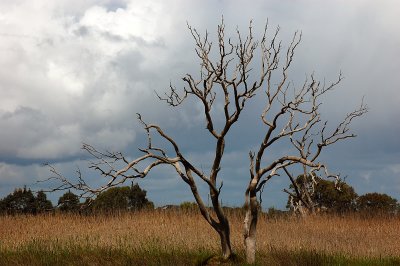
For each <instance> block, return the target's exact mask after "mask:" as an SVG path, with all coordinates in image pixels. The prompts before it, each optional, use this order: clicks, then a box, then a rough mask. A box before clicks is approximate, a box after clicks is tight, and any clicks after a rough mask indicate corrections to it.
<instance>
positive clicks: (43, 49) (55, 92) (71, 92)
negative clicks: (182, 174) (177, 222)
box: [0, 0, 400, 207]
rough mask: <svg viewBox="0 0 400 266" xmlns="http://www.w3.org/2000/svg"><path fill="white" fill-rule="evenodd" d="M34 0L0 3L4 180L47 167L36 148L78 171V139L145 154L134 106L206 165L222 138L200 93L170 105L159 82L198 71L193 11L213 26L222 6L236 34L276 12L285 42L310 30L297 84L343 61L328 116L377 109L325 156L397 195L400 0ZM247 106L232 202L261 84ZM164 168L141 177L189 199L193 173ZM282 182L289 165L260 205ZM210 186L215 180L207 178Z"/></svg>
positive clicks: (155, 194) (229, 159)
mask: <svg viewBox="0 0 400 266" xmlns="http://www.w3.org/2000/svg"><path fill="white" fill-rule="evenodd" d="M39 2H40V3H42V5H38V2H37V1H35V3H33V1H19V2H11V1H3V2H1V3H0V8H1V9H2V10H7V11H6V12H3V13H2V14H1V15H0V33H1V34H0V38H1V42H0V90H1V94H2V97H1V98H0V123H1V132H0V137H1V143H0V156H1V158H0V159H1V160H2V168H0V169H2V170H0V174H1V176H0V180H1V182H2V183H1V184H2V188H4V186H6V184H7V180H12V181H10V183H8V184H9V185H8V187H9V188H10V189H12V187H13V186H16V185H18V184H21V185H22V184H23V183H25V184H32V182H31V180H32V179H38V178H40V177H43V176H46V175H47V172H45V170H43V169H42V168H41V167H38V166H39V165H40V164H39V162H40V161H41V160H43V161H47V160H51V161H52V162H54V163H58V166H59V167H60V169H61V170H64V171H66V172H68V173H71V174H73V169H75V166H76V165H78V164H80V160H79V158H85V155H84V154H82V153H81V150H80V149H79V148H80V145H81V143H82V142H89V143H91V144H94V145H96V146H98V147H100V148H103V147H104V148H107V149H112V150H123V151H124V152H125V153H127V154H128V155H131V156H133V155H137V153H136V151H137V147H138V146H143V145H144V144H145V135H144V132H143V130H142V129H141V128H140V124H139V123H138V122H137V121H136V120H135V113H136V112H140V113H141V114H142V115H143V117H144V118H145V119H146V121H148V122H154V123H159V124H161V125H162V126H163V127H164V128H165V130H166V131H167V132H168V133H169V134H170V135H172V136H174V137H176V139H177V141H178V142H179V143H180V145H181V146H182V149H183V151H184V152H185V154H189V156H190V157H191V158H193V159H194V160H195V161H196V162H197V163H198V164H199V165H201V166H202V167H204V169H205V171H207V168H208V167H209V165H210V164H209V161H210V158H211V156H212V152H213V144H214V140H213V138H212V137H209V136H208V135H207V131H206V130H205V122H204V119H203V117H202V110H201V106H200V105H198V104H196V103H194V102H188V103H187V104H185V105H183V106H182V108H181V109H174V108H171V107H168V106H167V105H166V104H165V103H160V102H159V101H158V100H157V97H156V96H155V94H154V91H157V92H158V93H159V94H162V93H163V91H165V88H168V85H169V83H170V82H171V83H172V84H173V85H175V86H177V87H178V88H179V87H182V85H183V83H182V82H181V80H180V79H181V77H182V76H183V75H184V74H186V73H191V74H194V75H195V74H197V73H198V66H199V62H198V60H197V59H196V54H195V52H194V46H193V45H194V42H193V40H192V38H191V36H190V33H189V32H188V30H187V28H186V21H188V22H189V23H190V24H191V25H193V26H195V27H196V28H198V29H199V32H201V33H204V32H205V30H206V29H208V31H209V32H210V36H211V37H215V34H214V33H215V30H216V25H217V24H218V23H219V22H220V21H221V17H222V15H223V16H224V20H225V23H226V25H227V26H226V30H227V35H233V36H234V35H235V31H236V26H238V27H239V29H240V30H243V31H244V30H246V29H247V27H248V25H249V20H250V19H254V27H255V28H254V32H255V33H256V34H257V36H258V35H259V34H258V33H261V31H262V28H263V26H264V23H265V22H266V20H267V18H268V19H269V22H270V32H269V34H272V33H273V31H274V28H275V27H276V25H278V24H279V25H280V26H281V35H280V37H281V38H282V43H283V45H287V44H288V42H289V41H290V38H291V36H292V34H293V32H294V31H296V30H301V31H302V33H303V40H302V43H301V44H300V46H299V48H298V50H297V53H296V56H295V60H294V62H293V68H292V70H291V75H290V79H291V80H292V81H293V83H294V84H295V86H297V87H298V86H300V85H301V84H302V82H303V81H304V79H305V78H306V76H309V75H310V74H311V73H315V76H316V77H318V79H320V80H324V79H325V80H326V82H327V83H329V82H331V81H333V80H335V79H336V77H337V75H338V73H339V72H340V71H342V72H343V74H344V76H345V79H344V80H343V81H342V83H341V84H340V85H339V86H338V88H337V90H335V91H334V92H332V93H331V94H329V96H328V97H326V98H325V99H324V102H323V115H324V119H327V120H329V123H330V124H331V125H336V124H337V123H338V122H340V121H341V119H342V118H343V117H344V116H345V114H346V113H347V112H350V111H352V110H353V109H354V108H355V107H356V106H357V105H359V103H360V101H361V98H362V97H363V96H365V100H366V102H367V103H368V105H369V107H370V113H369V114H367V115H366V116H365V117H364V118H362V119H360V120H358V121H356V122H355V124H354V126H353V129H354V132H355V133H357V134H358V135H359V137H358V138H356V139H352V140H349V141H347V142H346V143H344V144H339V145H338V146H337V147H334V148H332V149H331V150H327V152H326V153H324V154H323V159H324V160H326V161H328V164H329V165H330V168H331V169H332V171H334V172H340V173H341V174H342V175H348V176H349V179H348V181H349V182H350V183H351V184H352V185H354V186H355V188H356V191H357V192H359V193H364V192H367V191H374V190H379V191H380V192H387V193H390V194H391V195H392V196H396V193H397V195H400V185H399V181H398V180H399V173H400V162H399V159H398V158H400V156H399V150H400V144H399V143H400V142H399V141H398V136H397V135H398V132H400V128H399V126H398V123H397V122H396V121H397V120H398V118H397V116H398V115H399V113H400V94H399V93H398V92H399V88H398V84H400V76H399V75H397V73H400V63H399V61H398V60H395V56H396V55H398V54H399V53H400V50H399V49H400V48H399V47H400V33H399V31H398V23H399V19H398V18H399V17H400V14H399V11H398V10H400V8H399V5H400V4H399V3H398V2H397V1H385V2H380V3H376V2H374V1H352V2H351V3H349V2H348V1H339V0H338V1H324V2H321V1H313V0H303V1H275V0H271V1H261V0H260V1H252V2H251V4H249V2H248V1H239V0H238V1H211V0H208V1H180V0H176V1H168V2H167V1H151V2H150V1H149V2H147V1H134V0H132V1H123V0H115V1H112V0H103V1H94V0H87V1H67V0H65V1H57V2H49V1H39ZM33 33H34V34H33ZM17 35H18V36H17ZM23 36H27V37H23ZM30 36H32V38H31V37H30ZM269 36H271V35H269ZM255 74H257V71H256V70H255ZM249 107H250V108H248V109H247V110H246V112H244V113H243V117H242V121H241V123H240V124H238V125H237V126H235V127H234V128H233V129H232V132H230V135H229V138H228V142H227V152H226V158H225V160H224V162H223V166H224V168H223V169H222V170H221V177H222V179H223V180H224V181H225V182H224V183H225V185H224V190H223V192H222V193H223V197H224V198H223V200H224V203H225V202H226V203H227V204H235V205H241V203H242V201H243V185H244V184H245V183H246V182H247V180H248V179H247V178H248V177H247V176H246V175H247V174H248V170H247V169H248V152H249V150H254V149H255V148H256V147H257V145H258V139H259V138H260V136H262V134H263V132H264V128H263V125H262V124H261V123H259V122H257V121H259V115H260V112H261V110H262V108H263V99H262V93H260V94H259V95H258V97H257V99H254V101H253V102H251V106H249ZM188 136H190V137H189V138H188ZM286 150H287V146H286V144H285V143H280V144H279V145H277V146H276V147H274V149H273V150H272V151H271V153H269V155H270V157H268V159H271V158H273V157H274V156H276V155H278V154H281V153H282V152H285V151H286ZM81 163H82V162H81ZM84 166H85V163H82V167H84ZM165 171H167V172H163V171H156V172H154V174H153V175H152V176H151V178H149V179H146V180H141V182H142V183H141V184H143V186H144V187H145V189H146V190H147V191H148V193H149V195H150V197H151V198H152V199H153V200H154V201H156V202H157V203H159V204H162V202H172V201H173V202H174V203H178V202H180V201H181V199H180V198H178V197H177V196H178V195H181V194H182V193H180V192H181V191H186V192H185V193H186V194H184V196H183V199H182V200H190V199H191V195H190V192H189V190H188V189H187V188H186V187H185V184H183V183H182V182H179V181H178V180H177V179H176V176H174V175H173V172H172V171H171V172H168V171H169V170H165ZM29 172H30V174H28V173H29ZM165 173H168V174H167V177H165V175H166V174H165ZM88 175H89V178H90V177H91V175H93V174H90V173H88ZM17 176H24V177H18V178H17ZM15 180H17V181H18V182H17V181H15ZM228 180H230V181H229V182H228ZM14 181H15V182H14ZM285 186H287V180H284V179H283V178H276V179H273V180H271V182H270V184H269V185H268V186H267V187H266V191H265V193H264V197H265V198H264V203H265V204H266V205H264V206H271V205H275V206H277V207H284V205H285V200H284V198H285V197H286V195H285V194H284V193H282V192H281V190H282V189H283V188H284V187H285ZM202 191H203V194H206V193H207V191H206V189H205V188H202ZM160 192H162V193H160ZM0 193H2V194H0V195H4V194H5V193H8V191H6V190H4V189H3V190H2V191H0ZM397 197H398V196H397ZM169 198H173V200H172V199H171V200H168V199H169ZM398 198H399V197H398Z"/></svg>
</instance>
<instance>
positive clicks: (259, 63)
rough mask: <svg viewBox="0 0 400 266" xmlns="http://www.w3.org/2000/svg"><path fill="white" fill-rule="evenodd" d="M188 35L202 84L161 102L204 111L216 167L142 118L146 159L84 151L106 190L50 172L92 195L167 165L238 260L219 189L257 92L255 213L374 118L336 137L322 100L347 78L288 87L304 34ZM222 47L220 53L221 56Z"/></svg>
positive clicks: (193, 81)
mask: <svg viewBox="0 0 400 266" xmlns="http://www.w3.org/2000/svg"><path fill="white" fill-rule="evenodd" d="M188 29H189V31H190V33H191V35H192V37H193V39H194V42H195V51H196V54H197V57H198V59H199V61H200V73H199V75H198V77H195V76H193V75H191V74H186V75H185V76H184V77H183V81H184V83H185V87H184V88H183V89H182V90H180V89H177V88H175V87H174V86H173V85H170V87H169V90H168V92H167V93H165V94H163V95H159V94H157V96H158V97H159V99H160V100H162V101H165V102H166V103H167V104H169V105H171V106H173V107H177V106H180V105H181V104H182V103H184V102H185V100H186V99H188V98H189V97H191V98H192V99H194V100H195V101H196V102H199V103H200V104H201V106H202V109H203V112H204V117H205V121H206V129H207V131H208V133H209V134H210V135H211V136H212V137H213V138H214V139H215V148H214V155H213V158H212V161H211V168H210V169H208V170H207V171H203V170H202V169H200V168H198V167H197V166H196V164H195V162H191V161H190V160H189V159H188V158H187V157H186V156H185V154H184V153H183V152H182V150H181V149H180V146H179V144H178V143H177V142H176V141H175V140H174V138H173V137H171V136H170V135H168V134H167V133H166V132H165V131H164V130H163V129H162V128H160V127H159V126H158V125H156V124H148V123H147V122H145V120H144V119H143V118H142V116H141V115H140V114H138V120H139V121H140V122H141V123H142V125H143V127H144V129H145V131H146V133H147V145H146V146H145V147H143V148H141V149H139V151H140V153H141V155H140V156H138V157H137V158H134V159H129V158H127V157H126V156H124V155H123V154H122V153H113V152H101V151H99V150H97V149H96V148H94V147H92V146H91V145H88V144H84V145H83V149H84V150H86V151H87V152H88V153H89V154H90V155H91V156H92V157H93V158H94V159H95V161H93V162H91V163H90V168H92V169H94V170H96V171H98V172H99V173H100V174H101V175H102V176H103V177H105V178H107V183H106V184H105V185H104V186H102V187H99V188H90V187H89V186H88V184H87V183H86V182H85V180H84V179H83V178H82V176H81V173H80V171H78V180H79V181H78V182H77V183H72V182H70V181H69V179H67V178H65V177H63V176H62V175H61V174H59V173H58V172H57V171H56V169H54V168H52V167H51V166H50V167H51V168H50V169H51V171H52V172H53V173H54V176H53V177H52V178H54V179H57V180H58V181H60V182H61V185H60V186H59V187H57V188H56V189H69V188H73V189H77V190H79V191H82V195H83V196H91V195H94V194H97V193H100V192H101V191H103V190H105V189H107V188H109V187H112V186H117V185H120V184H122V183H124V182H125V181H126V180H127V179H131V178H143V177H145V176H147V175H148V174H149V172H150V171H151V170H152V169H153V168H155V167H158V166H159V165H169V166H171V167H173V169H175V171H176V173H177V174H178V175H179V176H180V177H181V179H182V180H183V181H184V182H185V183H186V184H188V186H189V187H190V189H191V191H192V193H193V195H194V198H195V200H196V202H197V204H198V205H199V209H200V211H201V214H202V215H203V216H204V218H205V219H206V221H207V222H208V223H209V224H210V225H211V226H212V227H213V228H214V229H215V230H216V231H217V232H218V233H219V235H220V238H221V245H222V250H223V255H224V256H225V257H228V256H230V254H231V247H230V239H229V232H230V231H229V223H228V220H227V218H226V216H225V214H224V212H223V209H222V206H221V205H220V199H219V195H220V192H221V188H222V183H218V182H217V181H218V173H219V171H220V170H221V161H222V159H223V154H224V150H225V137H226V136H227V134H228V132H229V130H230V129H231V127H232V125H234V124H235V123H236V122H237V121H238V120H239V117H240V115H241V113H242V111H243V110H244V108H245V106H246V104H247V103H248V102H249V101H250V99H251V98H253V97H254V96H255V95H256V93H258V92H260V94H261V92H262V93H263V94H264V97H265V103H266V105H265V108H264V109H263V110H262V111H261V113H260V114H261V120H260V121H262V123H263V124H264V125H265V135H264V137H263V139H262V140H261V141H260V144H259V145H260V146H259V148H258V150H257V151H256V152H250V182H249V186H248V187H247V190H246V204H247V206H248V207H249V208H250V206H253V207H255V206H257V198H256V194H257V193H258V192H260V191H261V190H262V187H263V186H264V185H265V183H266V182H267V181H268V180H269V179H271V178H272V177H273V176H274V175H277V174H278V172H279V171H280V170H284V171H287V170H286V168H287V167H289V166H292V165H294V164H301V165H305V166H307V167H310V169H311V170H310V172H311V173H313V172H315V171H317V170H321V169H325V170H326V166H325V165H324V164H322V163H320V162H317V158H318V157H319V155H320V153H321V151H322V149H323V148H324V147H327V146H329V145H332V144H334V143H336V142H337V141H340V140H343V139H346V138H349V137H354V135H353V134H351V133H349V125H350V123H351V121H352V120H353V119H354V118H356V117H358V116H360V115H362V114H364V113H365V112H366V106H365V105H364V104H361V106H360V107H359V108H358V109H357V110H355V111H354V112H351V113H349V114H348V115H347V116H346V117H345V119H344V120H343V122H342V123H340V124H339V125H338V126H337V127H336V129H335V130H333V131H332V132H331V131H329V130H328V129H327V128H328V127H327V122H322V121H321V115H320V112H319V107H320V104H321V102H320V98H321V97H322V96H323V95H325V94H326V93H328V92H329V91H331V90H332V89H333V88H334V87H335V86H336V85H337V84H338V83H339V82H340V81H341V80H342V75H341V74H340V75H339V77H338V79H337V80H336V81H334V82H333V83H331V84H328V85H326V84H325V83H323V84H321V83H320V82H319V81H316V80H315V78H314V75H311V76H310V77H309V78H307V79H306V80H305V81H304V83H303V85H302V86H301V87H300V88H294V86H292V83H291V82H289V80H288V74H289V68H290V66H291V64H292V61H293V57H294V53H295V50H296V48H297V47H298V45H299V43H300V41H301V37H302V34H301V33H299V32H295V34H294V35H293V38H292V39H291V41H290V43H289V45H288V46H287V47H286V48H283V46H282V44H281V42H280V41H279V40H278V34H279V30H280V29H279V27H278V28H277V29H276V30H274V31H272V34H271V36H269V29H268V23H267V24H266V26H265V28H264V31H263V32H262V35H261V38H260V39H255V37H254V35H253V26H252V23H251V22H250V25H249V28H248V30H247V34H246V35H245V36H244V35H243V34H242V33H241V32H240V31H239V30H237V31H236V38H235V39H234V40H233V39H231V38H227V37H226V36H225V25H224V22H223V21H222V23H221V24H220V25H219V26H218V29H217V43H216V44H213V43H212V42H211V38H210V36H209V33H208V32H206V33H205V34H204V35H201V34H200V33H199V32H198V31H197V30H196V29H195V28H193V27H191V26H190V25H188ZM267 33H268V34H267ZM215 47H216V48H217V49H216V51H214V50H213V49H215ZM256 57H257V60H255V58H256ZM276 80H278V82H277V81H276ZM261 97H262V96H261ZM216 103H218V105H219V104H220V105H221V106H222V117H223V122H222V124H220V123H218V125H217V122H216V121H217V119H216V115H218V114H216V113H217V111H216V110H218V109H216V105H217V104H216ZM219 115H221V114H219ZM255 122H256V121H255ZM328 131H329V132H328ZM154 137H157V138H160V139H161V140H162V141H163V144H161V145H162V146H160V147H158V146H155V145H154V144H153V141H152V139H153V138H154ZM285 138H286V139H289V140H290V143H292V145H293V147H294V151H295V153H294V154H292V155H290V154H287V155H285V156H282V157H280V158H276V159H275V160H273V161H272V162H271V163H268V164H266V160H265V158H264V155H265V153H266V151H267V150H268V148H269V147H271V146H272V145H273V144H274V143H276V142H278V141H279V140H281V139H285ZM157 143H158V142H157ZM121 164H122V166H121ZM326 172H327V170H326ZM199 180H200V181H203V182H205V183H206V184H207V185H208V187H209V194H210V198H211V203H212V205H213V209H209V208H206V205H205V204H204V201H203V199H202V197H201V195H200V194H199V192H198V187H197V183H196V182H198V181H199ZM251 201H253V203H251ZM250 209H252V210H253V209H254V208H250ZM253 214H255V213H254V212H253ZM250 220H251V219H250ZM245 225H246V222H245ZM245 235H246V234H245Z"/></svg>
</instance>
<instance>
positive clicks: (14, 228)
mask: <svg viewBox="0 0 400 266" xmlns="http://www.w3.org/2000/svg"><path fill="white" fill-rule="evenodd" d="M230 221H231V227H232V244H233V247H234V249H235V250H236V251H242V250H243V245H242V239H243V238H242V222H243V219H242V217H240V216H239V215H231V217H230ZM399 229H400V218H399V217H397V218H369V219H363V218H358V217H352V216H349V217H332V216H317V217H309V218H307V219H296V218H282V219H266V217H264V216H263V217H261V218H260V220H259V225H258V250H259V251H260V252H268V251H270V250H287V251H292V250H293V251H299V250H304V251H317V252H319V251H321V252H324V253H327V254H343V255H347V256H350V257H380V256H392V257H400V230H399ZM32 243H42V244H46V247H47V248H49V249H51V248H52V246H55V245H60V244H64V243H65V244H66V245H80V246H92V247H115V248H122V249H134V250H146V249H147V248H149V249H151V248H154V247H156V248H157V249H160V250H165V251H171V250H172V251H173V250H185V251H188V252H190V251H194V252H196V251H198V250H210V251H213V250H214V251H218V250H219V239H218V237H217V235H216V233H215V232H214V231H213V230H212V229H211V227H210V226H209V225H208V224H207V223H206V222H205V221H204V220H203V218H202V217H201V216H200V215H199V214H197V213H181V212H172V211H160V212H158V211H152V212H150V211H148V212H140V213H131V214H122V215H117V216H79V215H61V214H57V215H43V216H14V217H13V216H4V217H0V247H1V248H2V249H6V250H14V249H18V248H20V247H23V246H25V245H29V244H32Z"/></svg>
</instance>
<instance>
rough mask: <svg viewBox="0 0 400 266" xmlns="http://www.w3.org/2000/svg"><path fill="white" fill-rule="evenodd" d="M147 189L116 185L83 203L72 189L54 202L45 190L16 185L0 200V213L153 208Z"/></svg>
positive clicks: (85, 211) (111, 210)
mask: <svg viewBox="0 0 400 266" xmlns="http://www.w3.org/2000/svg"><path fill="white" fill-rule="evenodd" d="M146 194H147V192H146V190H143V189H142V188H140V186H139V185H138V184H133V183H132V184H131V186H124V187H113V188H110V189H107V190H106V191H104V192H102V193H100V194H99V195H98V196H97V197H96V198H95V199H93V200H92V199H90V200H86V201H85V202H83V203H81V202H80V198H79V196H78V195H76V194H74V193H73V192H71V191H70V190H69V191H67V192H66V193H64V194H63V195H62V196H61V197H60V198H59V199H58V201H57V205H56V206H53V204H52V202H51V201H50V200H48V199H47V195H46V193H45V192H44V191H42V190H41V191H38V192H36V193H34V192H32V190H31V189H29V188H27V187H26V186H25V187H24V188H17V189H15V190H14V192H12V193H10V194H9V195H7V196H6V197H4V198H3V199H1V200H0V214H8V215H14V214H33V215H35V214H40V213H46V212H56V211H57V212H74V213H78V212H79V213H92V212H94V213H98V212H115V211H136V210H141V209H143V208H154V204H153V202H151V201H149V200H148V198H147V196H146Z"/></svg>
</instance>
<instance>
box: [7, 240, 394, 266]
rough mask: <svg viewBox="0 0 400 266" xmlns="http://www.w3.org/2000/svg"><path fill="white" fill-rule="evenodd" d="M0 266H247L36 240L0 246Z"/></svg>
mask: <svg viewBox="0 0 400 266" xmlns="http://www.w3.org/2000/svg"><path fill="white" fill-rule="evenodd" d="M0 265H13V266H14V265H32V266H36V265H38V266H39V265H80V266H83V265H99V266H100V265H174V266H178V265H247V264H246V263H245V258H244V254H243V252H239V253H238V255H237V256H236V257H235V259H234V260H233V261H226V260H223V259H222V258H220V257H218V256H217V255H215V254H213V253H212V251H210V250H200V251H196V252H191V251H185V250H174V249H171V250H167V251H166V250H165V248H164V249H161V248H159V247H156V246H153V245H151V246H150V245H147V246H141V247H130V248H127V247H126V246H125V247H121V248H115V247H113V248H111V247H110V248H105V247H96V246H93V245H76V244H72V243H70V244H68V243H58V242H50V243H46V242H39V241H33V242H31V243H29V244H26V245H24V246H21V247H18V248H16V249H13V250H7V249H4V248H1V247H0ZM256 265H272V266H273V265H285V266H296V265H299V266H300V265H302V266H303V265H329V266H330V265H387V266H389V265H400V258H397V257H382V258H351V257H347V256H344V255H328V254H324V253H321V252H317V251H285V250H271V251H270V252H267V253H257V261H256Z"/></svg>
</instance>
